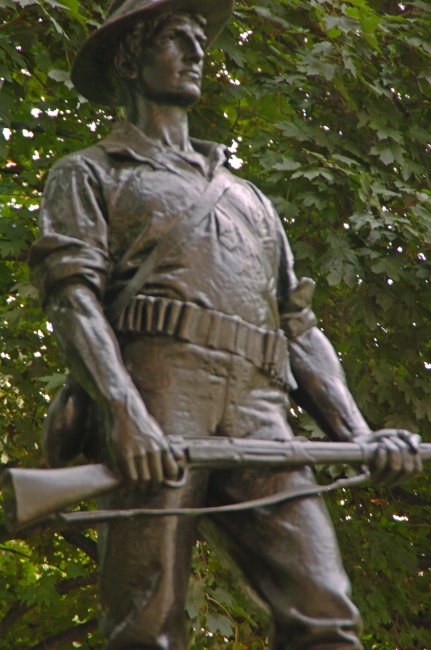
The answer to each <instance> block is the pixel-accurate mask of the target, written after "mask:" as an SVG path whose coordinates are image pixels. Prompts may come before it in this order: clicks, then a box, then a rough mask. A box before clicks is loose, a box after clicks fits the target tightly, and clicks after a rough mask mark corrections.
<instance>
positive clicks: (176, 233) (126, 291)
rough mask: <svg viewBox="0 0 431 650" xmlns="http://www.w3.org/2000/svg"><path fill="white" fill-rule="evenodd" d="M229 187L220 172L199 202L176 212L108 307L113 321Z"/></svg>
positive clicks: (109, 316)
mask: <svg viewBox="0 0 431 650" xmlns="http://www.w3.org/2000/svg"><path fill="white" fill-rule="evenodd" d="M228 186H229V179H228V178H226V176H225V175H224V174H219V175H218V176H216V177H215V178H213V179H212V180H211V181H210V183H209V184H208V185H207V187H206V189H205V191H204V193H203V194H202V195H201V196H200V198H199V199H198V200H197V201H196V203H194V204H193V205H192V206H190V207H189V208H187V209H186V210H183V211H182V212H180V214H178V215H177V218H176V220H175V222H174V224H173V226H172V227H171V229H170V230H169V231H168V232H167V234H166V235H165V237H164V238H163V239H161V240H160V242H159V243H158V244H157V245H156V246H155V247H154V248H153V250H152V251H151V252H150V253H149V255H147V257H146V258H145V260H144V261H143V262H142V264H141V266H140V267H139V268H138V270H137V271H136V273H135V275H134V276H133V277H132V279H131V280H129V282H128V283H127V284H126V286H125V287H124V288H123V289H122V291H120V293H119V294H118V296H117V297H116V298H115V299H114V301H113V302H112V303H111V305H110V306H109V307H108V309H107V312H106V313H107V315H108V318H109V320H110V321H111V322H113V321H115V319H116V318H117V317H118V316H119V315H120V314H121V312H122V311H123V309H125V308H126V307H127V305H128V304H129V303H130V301H131V300H132V298H134V297H135V296H136V294H137V293H138V291H139V290H140V289H141V288H142V286H143V285H144V284H145V281H146V280H147V278H148V277H149V276H150V275H151V273H152V272H153V271H154V269H155V268H156V266H157V265H158V264H159V262H161V260H162V259H163V258H164V257H166V255H167V254H168V253H170V252H172V251H173V250H174V249H175V248H177V247H178V246H180V245H181V244H182V243H183V242H184V241H185V240H186V239H188V238H189V237H190V235H191V234H192V233H193V231H194V230H195V229H197V228H198V226H199V224H200V223H201V222H202V221H203V219H205V217H206V216H207V214H209V212H211V211H212V210H213V209H214V208H215V206H216V205H217V203H218V201H219V200H220V198H221V197H222V195H223V194H224V193H225V191H226V190H227V189H228Z"/></svg>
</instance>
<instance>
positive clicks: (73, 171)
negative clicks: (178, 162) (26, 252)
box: [29, 154, 109, 304]
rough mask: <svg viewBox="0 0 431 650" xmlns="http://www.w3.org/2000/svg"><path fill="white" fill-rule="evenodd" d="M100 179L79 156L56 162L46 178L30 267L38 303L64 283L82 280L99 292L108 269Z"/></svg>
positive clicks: (106, 237)
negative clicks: (37, 291) (39, 295)
mask: <svg viewBox="0 0 431 650" xmlns="http://www.w3.org/2000/svg"><path fill="white" fill-rule="evenodd" d="M100 187H101V186H100V181H99V179H98V178H97V174H96V172H95V170H94V169H92V167H91V165H90V164H89V163H88V162H87V161H86V160H85V159H83V158H82V157H81V156H80V155H79V154H75V155H72V156H70V157H68V158H65V159H63V160H61V161H60V162H59V163H57V165H55V166H54V167H53V168H52V170H51V172H50V174H49V176H48V180H47V184H46V189H45V193H44V198H43V201H42V205H41V209H40V230H41V237H40V238H39V239H38V240H37V241H36V243H35V244H34V245H33V246H32V249H31V252H30V259H29V263H30V268H31V278H32V282H33V284H34V285H35V286H36V287H37V288H38V289H39V292H40V294H41V299H42V304H45V303H46V302H47V300H48V298H49V296H50V294H51V293H52V292H53V291H55V289H56V288H57V287H58V286H59V285H60V284H61V283H64V282H70V281H76V282H83V283H85V284H87V285H89V286H90V287H91V289H92V290H93V291H94V292H95V293H96V294H97V295H98V296H99V297H101V296H103V293H104V291H105V287H106V283H107V277H108V273H109V255H108V233H107V220H106V214H105V211H104V203H103V198H102V193H101V189H100Z"/></svg>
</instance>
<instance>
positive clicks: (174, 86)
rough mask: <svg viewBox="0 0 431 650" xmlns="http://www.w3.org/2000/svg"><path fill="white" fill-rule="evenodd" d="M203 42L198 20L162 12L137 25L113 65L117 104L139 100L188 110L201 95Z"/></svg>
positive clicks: (200, 19)
mask: <svg viewBox="0 0 431 650" xmlns="http://www.w3.org/2000/svg"><path fill="white" fill-rule="evenodd" d="M207 40H208V39H207V36H206V19H205V18H204V17H203V16H200V15H195V14H188V13H186V12H181V13H163V14H160V15H159V16H157V17H155V18H153V19H151V20H148V21H138V22H137V24H136V25H135V27H134V28H133V30H132V31H131V32H129V33H127V34H125V35H124V37H123V38H122V39H121V40H120V41H119V43H118V45H117V50H116V53H115V56H114V60H113V66H112V85H113V86H114V88H115V89H116V95H117V97H118V98H119V103H122V104H126V105H127V104H130V102H132V103H133V102H134V97H135V96H136V95H142V96H144V97H147V98H148V99H150V100H152V101H154V102H155V103H159V104H165V105H166V104H168V105H175V106H182V107H185V108H187V107H189V106H192V105H193V104H194V103H195V102H196V101H197V100H198V99H199V97H200V94H201V83H202V71H203V63H204V55H205V48H206V44H207Z"/></svg>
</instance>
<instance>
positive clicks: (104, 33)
mask: <svg viewBox="0 0 431 650" xmlns="http://www.w3.org/2000/svg"><path fill="white" fill-rule="evenodd" d="M234 3H235V0H114V2H113V3H112V5H111V7H110V9H109V11H108V14H107V18H106V20H105V22H104V24H103V25H102V26H101V27H100V28H99V29H97V30H96V31H95V32H94V33H93V34H92V35H91V36H90V37H89V38H88V39H87V40H86V41H85V43H84V44H83V46H82V47H81V49H80V51H79V52H78V54H77V56H76V59H75V61H74V64H73V67H72V74H71V76H72V81H73V83H74V85H75V87H76V88H77V90H78V91H79V92H80V93H81V94H82V95H83V96H84V97H86V98H87V99H90V100H91V101H94V102H97V103H99V104H107V105H115V104H116V103H117V101H118V100H117V98H116V93H115V91H114V88H113V86H112V81H111V68H112V63H113V58H114V54H115V51H116V44H117V42H118V39H119V38H120V37H121V36H122V35H123V34H125V33H127V32H128V31H129V30H131V29H133V27H134V25H135V24H136V21H137V20H145V19H147V18H148V19H149V20H150V19H151V18H154V17H155V16H157V15H158V14H160V13H165V12H168V13H170V12H182V11H186V12H189V13H192V14H200V15H201V16H203V17H204V18H205V19H206V21H207V24H206V27H205V33H206V36H207V38H208V44H211V43H213V42H214V41H215V39H216V38H217V36H218V35H219V34H220V32H221V31H222V30H223V27H224V26H225V25H226V23H227V22H228V20H229V18H230V16H231V14H232V11H233V7H234Z"/></svg>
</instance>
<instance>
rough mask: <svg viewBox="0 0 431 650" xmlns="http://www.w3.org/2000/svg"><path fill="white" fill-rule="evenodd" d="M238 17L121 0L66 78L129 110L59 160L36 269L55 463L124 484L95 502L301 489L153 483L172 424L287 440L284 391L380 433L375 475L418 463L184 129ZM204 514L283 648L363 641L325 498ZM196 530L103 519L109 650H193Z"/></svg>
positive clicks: (187, 5)
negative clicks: (362, 395)
mask: <svg viewBox="0 0 431 650" xmlns="http://www.w3.org/2000/svg"><path fill="white" fill-rule="evenodd" d="M232 10H233V0H219V1H218V2H214V0H114V3H113V5H112V6H111V9H110V11H109V14H108V18H107V20H106V22H105V24H104V25H103V26H102V27H101V28H100V29H98V30H97V31H96V32H95V33H94V34H93V35H92V36H91V37H90V38H89V39H88V41H87V42H86V43H84V46H83V48H82V49H81V51H80V52H79V54H78V56H77V59H76V62H75V65H74V68H73V71H72V79H73V81H74V83H75V86H76V87H77V88H78V90H79V91H80V92H81V93H82V94H83V95H84V96H86V97H87V98H88V99H90V100H92V101H95V102H98V103H102V104H108V105H118V104H119V105H122V106H124V107H125V114H126V120H125V121H124V122H121V123H118V124H117V125H116V126H115V128H114V130H113V132H112V133H111V134H110V135H109V136H108V137H106V138H103V139H102V140H100V141H99V142H97V143H96V144H95V145H94V146H92V147H90V148H88V149H85V150H84V151H80V152H78V153H74V154H72V155H70V156H68V157H66V158H64V159H62V160H60V161H59V162H58V163H57V164H56V165H55V166H54V168H53V169H52V171H51V173H50V175H49V179H48V182H47V186H46V192H45V198H44V202H43V205H42V208H41V218H40V219H41V220H40V223H41V231H42V236H41V238H40V239H39V241H38V242H37V243H36V244H35V246H34V247H33V251H32V258H31V265H32V269H33V277H34V279H35V282H36V283H37V285H38V286H39V288H40V291H41V296H42V300H43V304H44V307H45V309H46V312H47V314H48V317H49V318H50V320H51V321H52V322H53V324H54V328H55V333H56V336H57V338H58V340H59V342H60V345H61V347H62V349H63V352H64V355H65V358H66V361H67V364H68V366H69V368H70V370H71V374H72V376H73V380H71V381H70V383H69V384H68V385H67V386H66V387H65V389H64V390H63V392H62V394H61V396H60V397H59V398H58V399H57V401H56V402H55V404H54V407H53V410H52V411H51V415H50V420H49V425H48V431H47V438H46V441H45V446H46V450H47V454H48V458H49V459H50V461H51V463H52V464H61V463H62V462H66V461H67V460H70V458H72V457H73V456H74V455H75V454H77V453H78V452H79V451H80V450H84V452H85V453H86V454H87V457H88V458H90V459H92V460H97V461H103V462H106V463H107V464H108V465H110V466H111V467H113V468H114V469H115V470H116V471H118V472H120V473H121V474H122V475H123V476H124V477H125V479H126V481H127V483H128V489H127V491H117V492H114V493H112V494H110V495H109V496H105V497H104V506H105V508H127V507H130V508H136V507H139V506H143V507H146V508H147V507H155V508H166V509H169V508H176V507H185V508H190V507H200V506H203V505H206V504H207V505H217V504H231V503H239V502H241V501H244V500H248V499H253V498H257V497H263V496H266V495H270V494H274V493H277V492H279V491H282V490H285V489H290V488H295V487H296V486H298V487H300V486H309V485H313V481H314V479H313V476H312V473H311V470H310V469H308V468H306V469H298V470H294V471H286V470H270V469H265V470H250V469H248V470H245V469H244V470H242V469H241V470H226V471H218V472H209V471H207V470H199V471H196V472H193V473H192V474H191V475H190V477H189V478H188V480H187V481H186V483H185V485H184V486H182V487H180V488H178V489H175V490H174V489H171V488H169V487H165V486H164V485H163V483H164V481H165V480H171V481H172V480H173V481H175V480H176V479H177V473H178V467H177V462H176V458H175V457H174V454H173V453H172V450H171V449H170V447H169V446H168V445H167V443H166V438H165V436H166V435H180V436H184V437H187V436H230V437H235V438H245V439H247V438H250V439H263V440H270V441H283V440H290V439H291V438H292V437H293V433H292V431H291V429H290V428H289V425H288V424H287V421H286V411H287V410H288V408H289V395H292V396H293V398H294V399H295V401H296V402H297V403H298V404H300V405H301V406H303V407H304V408H305V409H306V410H307V411H308V412H309V413H310V414H311V415H312V416H313V417H314V418H315V419H316V420H317V422H318V423H319V425H320V426H321V427H322V428H323V430H324V431H325V432H326V433H327V434H328V436H329V437H330V438H331V439H333V440H335V441H350V440H351V441H364V442H366V441H369V440H370V439H376V440H378V441H379V445H378V451H377V452H376V455H375V459H374V462H373V463H372V465H373V470H374V475H375V478H376V480H380V481H382V482H386V483H393V482H396V481H397V480H400V479H402V478H405V477H406V476H411V475H413V474H414V473H416V472H417V471H419V470H420V457H419V455H418V454H417V453H415V451H416V450H417V448H418V444H419V437H418V436H416V435H414V434H409V433H408V432H405V431H393V430H387V431H383V432H380V433H378V434H377V435H376V436H375V434H373V433H372V432H371V431H370V429H369V427H368V425H367V424H366V422H365V420H364V419H363V417H362V415H361V414H360V412H359V410H358V408H357V406H356V404H355V402H354V401H353V398H352V396H351V394H350V393H349V391H348V388H347V386H346V382H345V379H344V375H343V372H342V369H341V367H340V364H339V361H338V357H337V355H336V353H335V352H334V350H333V348H332V347H331V345H330V344H329V342H328V341H327V339H326V338H325V336H324V335H323V333H322V332H321V331H320V330H319V329H318V328H317V327H316V319H315V317H314V315H313V312H312V310H311V298H312V294H313V288H314V284H313V282H312V281H311V280H309V279H306V278H303V279H301V280H297V278H296V276H295V273H294V270H293V258H292V254H291V251H290V248H289V245H288V242H287V239H286V235H285V233H284V230H283V228H282V226H281V223H280V221H279V219H278V217H277V215H276V214H275V212H274V209H273V207H272V205H271V203H270V202H269V201H268V199H267V198H266V197H265V196H264V195H263V194H262V193H261V192H260V191H259V189H257V188H256V187H255V186H253V185H252V184H251V183H248V182H246V181H244V180H242V179H239V178H236V177H235V176H233V175H232V174H231V172H230V171H229V170H228V168H227V166H226V158H225V153H224V149H223V147H221V146H220V145H217V144H214V143H212V142H204V141H197V140H193V139H191V138H190V137H189V130H188V109H189V108H190V107H191V106H193V105H194V104H195V103H196V102H197V101H198V100H199V98H200V94H201V80H202V72H203V64H204V55H205V49H206V47H207V46H208V45H210V44H211V43H212V42H213V41H214V39H215V38H216V36H217V35H218V34H219V33H220V31H221V30H222V28H223V26H224V25H225V24H226V22H227V21H228V19H229V17H230V15H231V12H232ZM289 356H290V361H289ZM84 421H85V422H86V423H87V427H86V431H88V434H87V435H86V436H84V435H82V430H80V427H82V423H83V422H84ZM59 423H60V424H59ZM68 432H69V434H70V435H69V437H67V433H68ZM95 432H97V435H96V433H95ZM62 436H65V438H64V439H63V438H62ZM215 522H216V523H217V525H218V527H219V529H220V531H221V532H222V533H223V534H224V536H225V538H226V540H227V546H228V548H229V549H230V552H231V554H232V557H233V558H234V559H235V561H236V562H237V564H238V566H239V567H240V568H241V569H242V571H243V573H244V574H245V576H246V577H247V579H248V580H249V581H250V583H251V585H252V587H253V588H254V589H255V590H256V592H257V593H258V594H259V596H260V597H261V598H262V599H263V600H264V601H265V602H266V603H267V604H268V605H269V607H270V609H271V612H272V616H273V622H274V635H273V642H272V643H273V645H272V647H273V648H274V649H276V650H288V649H289V650H299V649H305V648H307V650H311V649H313V648H315V649H316V650H317V649H323V648H325V649H327V650H329V649H331V650H348V649H349V650H354V649H355V650H359V649H360V648H362V645H361V642H360V640H359V634H360V629H361V623H360V617H359V614H358V612H357V610H356V608H355V606H354V605H353V604H352V602H351V600H350V587H349V582H348V579H347V577H346V575H345V573H344V570H343V568H342V564H341V561H340V558H339V553H338V548H337V543H336V539H335V536H334V532H333V529H332V525H331V523H330V520H329V517H328V514H327V512H326V509H325V506H324V503H323V502H322V500H321V499H320V498H318V497H313V498H307V499H299V500H297V501H295V502H292V503H287V504H281V505H278V506H274V507H272V508H256V509H254V510H251V511H246V512H243V513H240V514H235V515H234V516H231V515H229V514H222V513H220V514H219V515H216V516H215ZM195 536H196V520H195V519H189V518H178V517H161V518H159V519H146V518H143V519H139V520H132V521H128V522H124V521H119V522H113V523H110V524H109V525H107V526H106V527H105V529H104V530H103V531H102V532H101V534H100V551H101V552H100V558H101V604H102V623H101V624H102V631H103V633H104V635H105V637H106V642H107V645H106V648H107V649H108V650H144V649H145V650H156V649H157V650H162V649H163V650H183V649H184V648H186V647H187V640H186V637H185V631H184V630H185V625H184V604H185V598H186V589H187V582H188V575H189V569H190V563H191V551H192V545H193V542H194V539H195Z"/></svg>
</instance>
